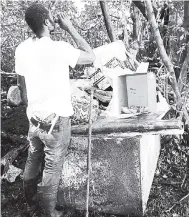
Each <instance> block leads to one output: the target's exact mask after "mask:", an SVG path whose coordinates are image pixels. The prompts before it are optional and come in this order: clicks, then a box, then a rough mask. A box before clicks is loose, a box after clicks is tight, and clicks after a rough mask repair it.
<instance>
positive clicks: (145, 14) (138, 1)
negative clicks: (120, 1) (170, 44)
mask: <svg viewBox="0 0 189 217" xmlns="http://www.w3.org/2000/svg"><path fill="white" fill-rule="evenodd" d="M133 3H134V4H135V6H136V7H137V8H138V9H139V10H140V12H141V13H142V14H143V16H144V17H145V18H146V20H148V16H147V13H146V8H145V5H144V3H143V2H141V1H140V0H137V1H133ZM153 8H154V11H155V17H156V15H157V9H156V8H155V7H153Z"/></svg>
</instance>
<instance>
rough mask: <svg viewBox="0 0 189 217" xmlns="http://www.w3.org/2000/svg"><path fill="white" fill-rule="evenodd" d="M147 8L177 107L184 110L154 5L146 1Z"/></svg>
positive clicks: (188, 120) (188, 117)
mask: <svg viewBox="0 0 189 217" xmlns="http://www.w3.org/2000/svg"><path fill="white" fill-rule="evenodd" d="M145 3H146V8H147V14H148V20H149V22H150V24H151V27H152V32H153V35H154V37H155V40H156V43H157V47H158V50H159V53H160V57H161V59H162V61H163V63H164V65H165V67H166V68H167V71H168V78H169V80H170V84H171V86H172V88H173V90H174V92H175V95H176V101H177V107H178V109H179V110H181V108H182V98H181V94H180V91H179V88H178V84H177V81H176V76H175V72H174V66H173V64H172V62H171V60H170V58H169V57H168V55H167V53H166V50H165V47H164V45H163V40H162V38H161V35H160V32H159V29H158V24H157V22H156V19H155V16H154V11H153V7H152V3H151V0H146V1H145ZM185 110H186V109H185V108H183V113H184V116H185V121H187V123H188V122H189V116H188V114H187V112H186V111H185Z"/></svg>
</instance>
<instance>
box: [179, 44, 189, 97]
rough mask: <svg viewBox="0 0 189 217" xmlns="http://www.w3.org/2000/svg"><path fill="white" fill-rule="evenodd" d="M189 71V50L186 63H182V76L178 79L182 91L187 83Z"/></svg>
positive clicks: (188, 48)
mask: <svg viewBox="0 0 189 217" xmlns="http://www.w3.org/2000/svg"><path fill="white" fill-rule="evenodd" d="M186 50H187V51H188V50H189V43H188V45H187V47H186ZM188 73H189V52H187V54H186V57H185V60H184V63H183V65H182V68H181V71H180V76H179V80H178V86H179V90H180V92H181V93H182V91H183V89H184V88H185V87H186V85H187V74H188Z"/></svg>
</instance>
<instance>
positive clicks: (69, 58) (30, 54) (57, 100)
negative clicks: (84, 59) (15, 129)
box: [16, 37, 80, 116]
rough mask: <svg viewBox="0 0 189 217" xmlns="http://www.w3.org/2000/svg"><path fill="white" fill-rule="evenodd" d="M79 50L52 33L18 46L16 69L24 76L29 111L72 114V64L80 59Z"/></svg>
mask: <svg viewBox="0 0 189 217" xmlns="http://www.w3.org/2000/svg"><path fill="white" fill-rule="evenodd" d="M79 54H80V52H79V50H77V49H75V48H73V47H72V46H71V45H70V44H68V43H66V42H63V41H52V40H51V39H50V38H49V37H42V38H40V39H32V38H29V39H27V40H26V41H24V42H23V43H21V44H20V45H19V46H18V48H17V50H16V72H17V73H18V74H20V75H23V76H24V77H25V81H26V87H27V96H28V113H29V114H30V113H32V112H33V111H35V110H36V111H40V110H41V111H45V110H47V111H48V112H54V113H57V114H59V115H60V116H70V115H72V114H73V110H72V106H71V96H70V83H69V66H72V67H74V66H75V65H76V63H77V60H78V56H79Z"/></svg>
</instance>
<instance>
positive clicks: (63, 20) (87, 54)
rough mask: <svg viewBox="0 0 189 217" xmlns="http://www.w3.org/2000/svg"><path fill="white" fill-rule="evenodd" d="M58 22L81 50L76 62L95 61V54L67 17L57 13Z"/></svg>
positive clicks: (81, 63) (79, 63)
mask: <svg viewBox="0 0 189 217" xmlns="http://www.w3.org/2000/svg"><path fill="white" fill-rule="evenodd" d="M58 23H59V25H60V27H61V28H62V29H64V30H65V31H67V32H68V33H69V34H70V35H71V36H72V38H73V39H74V41H75V43H76V44H77V46H78V48H79V49H80V50H81V53H80V56H79V59H78V61H77V64H78V65H83V64H91V63H93V62H94V61H95V55H94V53H93V50H92V48H91V47H90V45H89V44H88V43H87V42H86V41H85V39H84V38H83V37H81V36H80V34H79V33H78V32H77V30H76V29H75V27H74V26H73V25H72V23H71V21H70V20H69V19H68V18H67V17H63V16H62V15H59V17H58Z"/></svg>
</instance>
